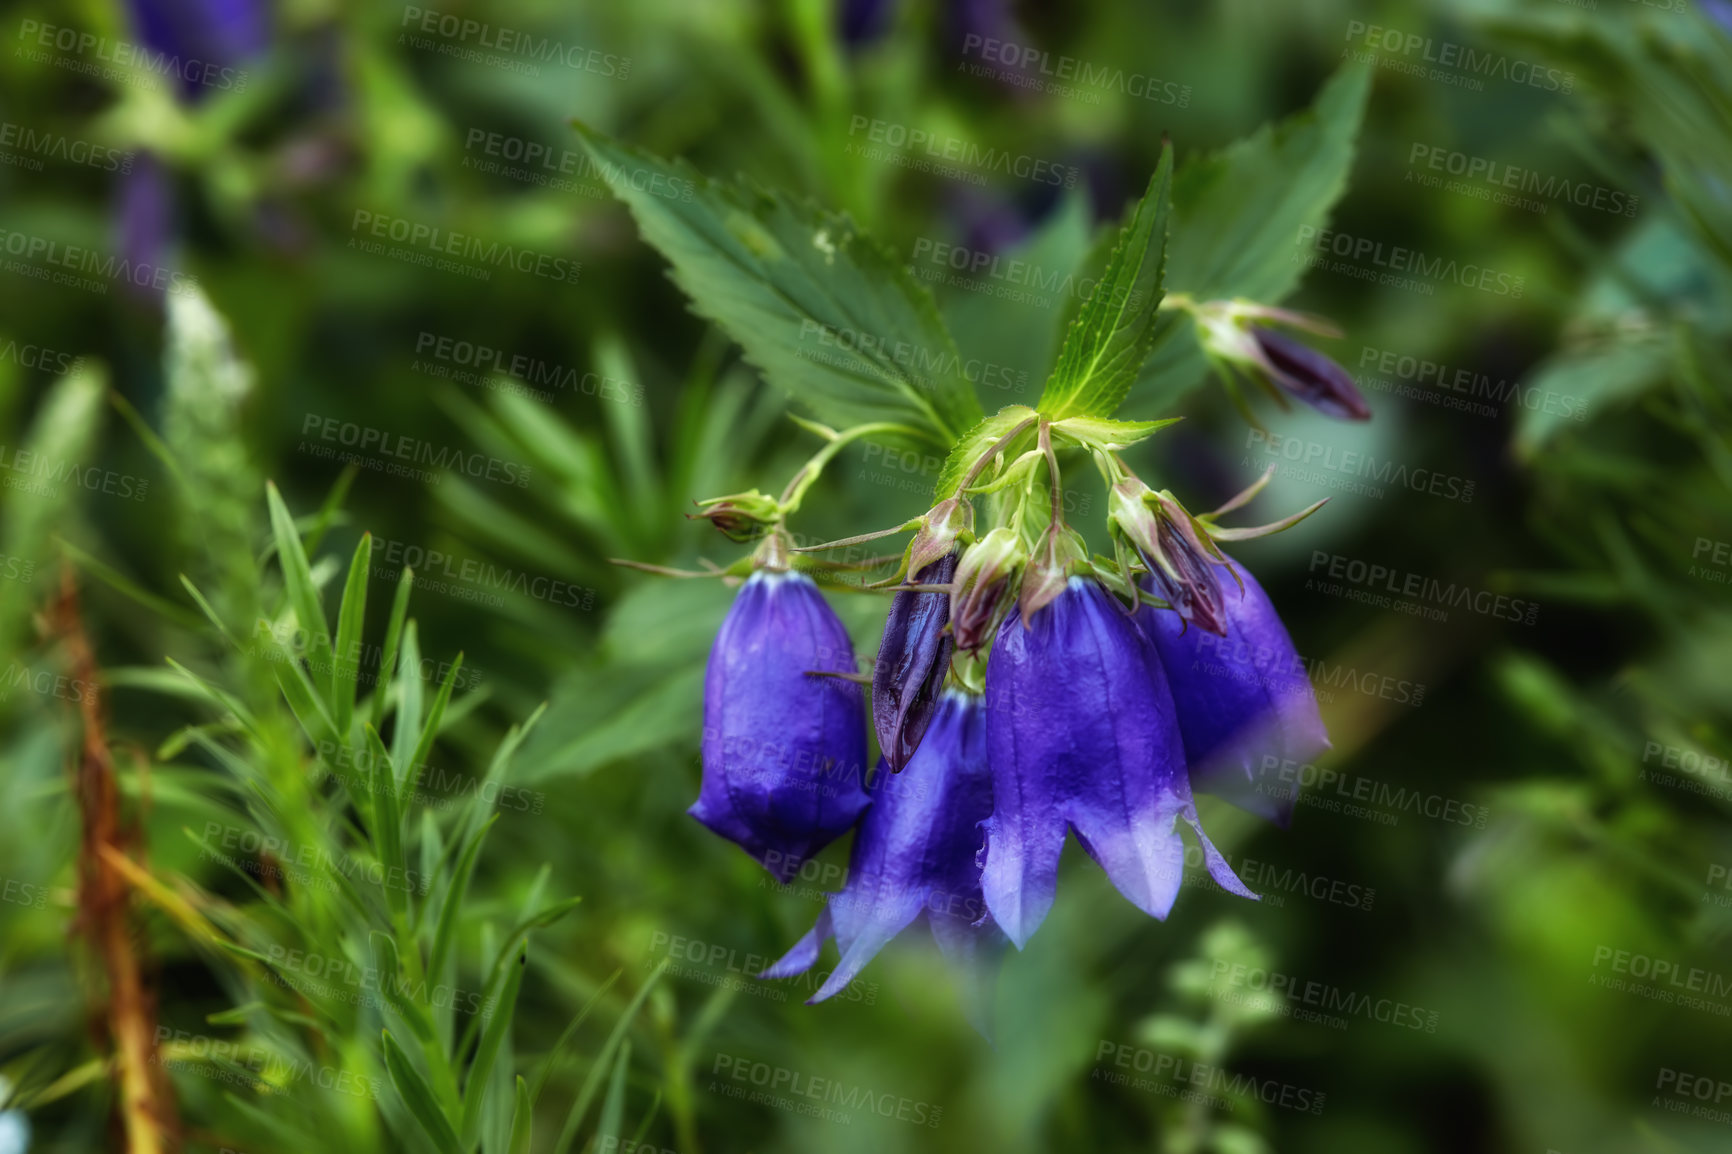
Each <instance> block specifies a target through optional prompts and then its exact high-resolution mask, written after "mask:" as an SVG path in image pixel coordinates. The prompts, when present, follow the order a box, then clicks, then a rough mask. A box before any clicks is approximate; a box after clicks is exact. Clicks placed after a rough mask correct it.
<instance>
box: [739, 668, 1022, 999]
mask: <svg viewBox="0 0 1732 1154" xmlns="http://www.w3.org/2000/svg"><path fill="white" fill-rule="evenodd" d="M986 734H987V718H986V711H985V710H984V708H983V707H982V705H981V700H980V698H978V697H974V696H971V695H968V694H964V693H961V692H959V691H956V690H950V691H948V692H946V693H945V694H944V695H943V697H942V698H941V699H940V700H939V702H938V707H937V709H936V711H935V712H934V713H933V715H932V723H931V725H930V726H929V727H928V728H927V732H926V740H924V741H923V742H921V743H920V748H919V749H917V750H915V752H914V756H913V757H912V758H911V759H910V760H909V762H908V768H907V769H905V770H903V771H902V772H901V773H900V774H891V773H889V772H887V770H886V768H885V767H884V766H883V765H880V767H879V769H878V773H877V776H876V777H874V779H873V785H872V795H873V800H872V805H871V806H870V808H868V809H867V810H866V813H865V816H863V817H862V818H861V819H860V829H859V832H858V833H857V834H856V835H855V838H854V848H853V852H852V854H851V855H850V857H849V862H848V880H847V883H846V884H845V885H844V887H843V889H842V892H841V893H839V894H836V895H835V896H834V897H832V898H831V899H830V904H829V905H828V906H826V907H825V909H824V912H823V913H821V914H819V915H818V921H817V924H816V925H814V926H813V927H812V929H811V931H810V932H809V933H807V934H806V936H805V937H803V938H801V939H800V940H799V941H798V942H796V943H795V944H794V948H793V949H791V950H789V951H788V953H787V954H786V955H785V956H784V957H783V958H782V959H781V960H780V961H778V962H776V963H775V964H774V965H773V966H771V967H770V968H769V969H767V970H765V971H764V973H763V974H762V975H760V976H762V977H766V978H787V977H792V976H794V975H795V974H801V973H804V972H806V971H807V970H809V969H810V968H811V967H812V966H813V964H815V963H816V962H817V960H818V952H819V950H820V948H821V947H822V946H823V944H824V941H825V939H827V938H831V937H834V938H835V939H836V945H837V948H838V949H840V950H841V960H840V961H839V962H838V963H837V964H836V968H835V970H834V971H832V972H831V974H830V976H829V977H828V978H827V979H826V980H825V982H824V984H823V985H822V986H820V987H819V988H818V991H817V992H816V993H815V994H813V995H812V997H811V998H810V999H809V1001H812V1002H821V1001H823V1000H824V999H826V998H828V997H831V996H832V995H834V994H836V993H838V992H839V991H841V990H842V989H844V988H845V987H846V986H847V985H848V983H849V982H851V981H853V980H854V979H855V977H857V976H858V975H859V973H860V971H861V970H862V969H863V968H864V967H865V966H866V964H867V963H868V962H870V961H871V960H872V959H873V957H875V956H876V955H877V953H878V951H879V950H882V949H883V948H884V946H885V945H886V943H888V942H889V941H890V939H891V938H893V937H895V936H896V935H897V934H899V933H901V932H902V931H903V930H904V929H906V928H907V927H908V926H910V925H911V924H913V923H914V922H915V920H917V919H918V918H920V917H921V916H922V915H924V916H925V918H926V922H927V925H928V926H929V927H930V928H931V930H932V936H933V938H934V939H936V940H937V942H938V948H939V949H940V950H941V951H942V952H943V953H944V955H945V957H946V958H948V959H950V961H952V962H953V963H956V964H958V965H959V966H961V967H963V968H965V969H968V968H972V967H974V966H975V965H977V964H979V963H982V962H985V961H988V960H989V959H990V956H991V955H992V954H994V953H995V952H996V951H997V949H998V948H999V947H1001V946H1002V945H1003V942H1004V935H1003V934H1002V933H1001V932H1000V931H999V929H998V927H997V925H995V924H994V923H993V921H992V919H991V918H990V917H988V916H987V913H986V904H985V899H984V897H983V896H982V894H981V889H980V865H979V856H980V848H981V843H982V840H983V837H984V835H983V833H982V832H981V829H980V823H981V822H983V821H985V820H986V819H987V817H988V815H989V814H991V812H992V781H991V774H990V773H989V771H988V769H987V757H986V742H987V736H986Z"/></svg>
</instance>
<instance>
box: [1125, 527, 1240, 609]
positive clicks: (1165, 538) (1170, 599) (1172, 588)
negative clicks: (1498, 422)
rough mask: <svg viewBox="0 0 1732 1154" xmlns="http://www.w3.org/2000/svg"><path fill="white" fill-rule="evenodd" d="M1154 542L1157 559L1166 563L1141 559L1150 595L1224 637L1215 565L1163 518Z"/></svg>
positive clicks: (1145, 558)
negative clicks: (1169, 568) (1158, 548)
mask: <svg viewBox="0 0 1732 1154" xmlns="http://www.w3.org/2000/svg"><path fill="white" fill-rule="evenodd" d="M1155 541H1156V544H1158V545H1159V546H1160V550H1161V552H1160V558H1165V562H1166V563H1165V564H1162V562H1161V559H1160V558H1157V557H1144V558H1143V563H1144V564H1145V565H1147V566H1148V567H1149V579H1148V584H1149V592H1151V593H1153V594H1154V595H1155V596H1156V597H1159V598H1160V599H1161V600H1163V601H1165V602H1166V603H1167V604H1168V605H1171V606H1172V607H1173V609H1174V610H1176V611H1177V613H1178V615H1179V616H1180V617H1181V618H1183V619H1184V620H1185V621H1187V622H1189V623H1190V624H1192V625H1195V626H1196V627H1197V628H1199V629H1206V630H1208V631H1209V632H1210V633H1214V634H1217V635H1224V634H1225V633H1226V632H1227V618H1226V611H1225V609H1224V608H1223V607H1222V591H1221V582H1220V581H1219V580H1217V579H1216V577H1215V563H1214V562H1213V561H1212V560H1210V559H1209V558H1208V557H1206V556H1204V555H1203V553H1202V551H1201V550H1199V549H1198V548H1197V547H1196V546H1195V545H1193V544H1192V543H1191V542H1190V541H1188V540H1186V538H1185V535H1184V534H1183V533H1181V532H1180V531H1179V530H1178V529H1177V528H1175V527H1174V525H1173V523H1172V522H1171V521H1169V520H1167V519H1166V518H1165V517H1163V518H1161V519H1160V522H1159V524H1158V525H1157V526H1156V527H1155ZM1168 566H1171V568H1172V572H1169V571H1168Z"/></svg>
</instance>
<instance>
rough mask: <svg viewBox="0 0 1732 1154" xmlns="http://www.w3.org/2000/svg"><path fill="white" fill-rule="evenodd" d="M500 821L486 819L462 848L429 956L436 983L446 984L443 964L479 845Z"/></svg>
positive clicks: (453, 936)
mask: <svg viewBox="0 0 1732 1154" xmlns="http://www.w3.org/2000/svg"><path fill="white" fill-rule="evenodd" d="M498 820H499V815H498V814H494V815H493V816H492V817H490V818H488V819H487V823H486V824H485V825H483V826H482V827H481V828H480V829H479V830H478V831H476V833H475V834H474V836H472V837H471V838H470V839H469V844H468V845H466V846H464V847H463V854H462V856H461V857H459V858H458V859H457V868H456V870H454V871H453V872H452V874H451V885H450V887H449V888H447V889H446V891H445V904H444V905H443V906H441V907H440V910H439V924H438V926H437V928H436V929H435V930H434V932H433V952H432V953H431V954H430V955H428V962H427V973H428V975H429V976H430V977H432V979H433V980H434V981H435V982H442V981H444V980H445V963H446V962H447V961H448V960H449V959H450V957H451V944H452V943H453V942H454V941H455V940H456V938H457V916H458V914H459V913H460V912H461V911H462V909H463V900H464V897H465V895H467V894H468V892H469V879H470V877H472V876H473V875H474V873H475V861H476V858H478V857H479V856H480V854H481V843H482V842H483V841H485V840H486V839H487V831H488V830H490V829H492V828H493V823H494V822H496V821H498Z"/></svg>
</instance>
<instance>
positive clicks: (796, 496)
mask: <svg viewBox="0 0 1732 1154" xmlns="http://www.w3.org/2000/svg"><path fill="white" fill-rule="evenodd" d="M807 427H808V428H813V429H821V428H823V426H815V425H808V426H807ZM825 432H828V433H829V438H830V439H829V440H828V441H826V442H825V444H824V447H823V448H821V449H819V450H818V451H817V452H816V453H813V454H812V458H811V460H809V461H807V462H806V463H805V464H804V465H802V466H800V471H799V472H798V473H795V474H794V477H793V480H791V481H789V482H788V487H787V488H786V489H783V490H782V496H781V497H780V498H779V499H778V500H777V502H776V503H777V504H778V505H780V506H781V507H782V516H783V517H786V516H787V515H788V514H790V513H793V512H795V511H797V510H798V509H799V508H800V501H801V499H802V498H804V497H805V496H806V490H807V489H810V488H811V487H812V484H813V483H814V482H815V481H817V479H818V476H819V474H821V473H822V472H823V471H824V466H825V465H828V464H829V463H830V459H831V458H832V457H834V456H835V455H836V454H837V453H839V452H841V451H842V447H843V446H844V445H846V444H848V443H849V442H850V441H857V440H859V439H860V438H861V437H870V436H873V435H874V434H877V433H901V434H903V435H905V436H911V437H915V436H919V435H920V431H919V430H918V429H911V428H909V427H908V426H907V425H898V424H895V423H893V422H890V421H874V422H871V423H869V424H865V425H855V426H854V427H853V428H850V429H843V430H842V431H841V432H839V433H836V432H830V431H829V430H825Z"/></svg>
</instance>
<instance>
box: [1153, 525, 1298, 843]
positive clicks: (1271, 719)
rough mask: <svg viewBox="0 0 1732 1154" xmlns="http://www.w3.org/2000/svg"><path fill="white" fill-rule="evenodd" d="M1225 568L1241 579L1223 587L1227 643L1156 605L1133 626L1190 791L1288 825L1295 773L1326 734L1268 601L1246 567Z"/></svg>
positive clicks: (1294, 794) (1231, 562)
mask: <svg viewBox="0 0 1732 1154" xmlns="http://www.w3.org/2000/svg"><path fill="white" fill-rule="evenodd" d="M1227 563H1228V565H1230V566H1231V567H1232V570H1233V573H1234V575H1235V576H1237V577H1238V580H1237V581H1232V580H1224V581H1222V582H1221V604H1222V609H1223V612H1224V614H1225V616H1226V622H1227V630H1226V635H1225V636H1220V637H1217V636H1216V635H1215V634H1213V633H1205V632H1204V631H1202V630H1200V629H1196V628H1187V627H1186V624H1185V622H1184V621H1182V620H1181V619H1180V618H1179V615H1178V614H1176V613H1173V612H1170V611H1168V610H1165V609H1155V608H1153V607H1152V606H1144V607H1143V608H1142V609H1140V610H1139V611H1138V613H1137V619H1138V621H1139V622H1140V623H1141V624H1142V626H1143V628H1144V631H1145V632H1146V633H1147V634H1148V635H1149V638H1150V640H1152V641H1153V642H1154V644H1155V648H1156V649H1157V650H1158V651H1159V652H1160V655H1161V662H1162V664H1164V665H1165V666H1166V669H1167V674H1168V678H1169V681H1170V683H1171V686H1172V694H1173V702H1174V704H1175V705H1177V706H1178V710H1179V732H1180V733H1181V734H1182V735H1183V737H1184V742H1185V760H1186V761H1187V762H1189V763H1190V766H1191V785H1192V786H1193V787H1195V788H1196V789H1199V790H1202V791H1203V792H1205V793H1210V794H1213V795H1215V796H1216V797H1220V798H1223V799H1225V800H1227V801H1230V802H1232V803H1233V804H1234V805H1236V806H1238V807H1239V808H1240V809H1243V810H1247V811H1248V812H1250V813H1254V814H1257V815H1258V816H1260V817H1266V818H1268V819H1270V820H1271V821H1274V822H1276V823H1277V824H1279V825H1282V826H1285V825H1287V824H1288V823H1289V822H1290V821H1291V820H1292V817H1293V806H1294V803H1295V802H1296V801H1297V795H1298V786H1297V785H1296V784H1295V783H1294V782H1293V781H1292V780H1289V779H1291V778H1293V776H1294V775H1293V773H1292V769H1293V767H1294V765H1295V764H1296V763H1304V762H1307V761H1310V760H1311V759H1312V758H1314V757H1316V756H1317V755H1318V754H1319V753H1321V752H1322V751H1323V750H1325V749H1328V748H1329V735H1328V734H1327V733H1326V732H1324V729H1323V719H1322V718H1321V717H1320V716H1319V715H1318V713H1317V697H1316V694H1314V693H1313V692H1312V690H1311V679H1310V678H1309V676H1307V674H1306V670H1305V665H1304V662H1302V661H1300V659H1299V654H1298V653H1297V652H1296V651H1295V650H1294V648H1293V639H1292V638H1291V637H1289V636H1288V635H1287V629H1286V627H1285V626H1284V625H1282V624H1281V618H1280V615H1279V614H1277V613H1276V612H1275V606H1274V605H1273V604H1271V603H1270V601H1269V595H1268V594H1267V593H1264V592H1263V587H1262V586H1261V585H1259V584H1257V579H1256V578H1255V577H1253V576H1251V574H1250V573H1249V572H1248V571H1247V570H1246V569H1245V568H1244V566H1242V565H1240V564H1239V563H1238V562H1237V561H1234V560H1232V559H1230V558H1229V559H1228V562H1227Z"/></svg>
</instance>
